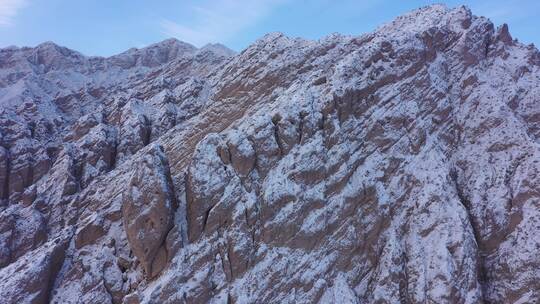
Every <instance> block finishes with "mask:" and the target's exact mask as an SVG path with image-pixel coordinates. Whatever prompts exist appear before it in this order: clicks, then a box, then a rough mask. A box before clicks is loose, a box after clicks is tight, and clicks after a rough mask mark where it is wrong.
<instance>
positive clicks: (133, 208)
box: [122, 146, 176, 278]
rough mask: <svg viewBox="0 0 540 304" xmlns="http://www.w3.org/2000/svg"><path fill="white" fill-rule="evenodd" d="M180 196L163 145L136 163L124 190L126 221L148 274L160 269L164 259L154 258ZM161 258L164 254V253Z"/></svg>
mask: <svg viewBox="0 0 540 304" xmlns="http://www.w3.org/2000/svg"><path fill="white" fill-rule="evenodd" d="M175 208H176V199H175V194H174V188H173V184H172V181H171V177H170V172H169V165H168V163H167V159H166V156H165V154H164V152H163V150H162V148H161V147H159V146H153V147H152V148H151V149H150V151H148V152H147V154H145V155H144V156H143V158H142V159H141V160H139V162H137V163H136V164H135V169H134V171H133V174H132V177H131V180H130V183H129V186H128V189H127V190H126V191H125V192H124V194H123V206H122V214H123V222H124V229H125V231H126V234H127V237H128V241H129V245H130V246H131V249H132V250H133V253H134V254H135V256H136V257H137V259H138V260H139V261H140V263H141V265H142V267H143V269H144V271H145V273H146V275H147V277H149V278H152V277H154V276H155V275H156V274H157V273H159V272H160V271H161V270H162V268H163V266H164V263H162V262H158V263H157V264H154V259H155V258H156V256H157V255H158V253H159V251H160V247H162V246H163V245H164V242H165V238H166V236H167V234H168V233H169V230H170V229H171V228H172V219H173V213H174V209H175ZM160 261H161V257H160Z"/></svg>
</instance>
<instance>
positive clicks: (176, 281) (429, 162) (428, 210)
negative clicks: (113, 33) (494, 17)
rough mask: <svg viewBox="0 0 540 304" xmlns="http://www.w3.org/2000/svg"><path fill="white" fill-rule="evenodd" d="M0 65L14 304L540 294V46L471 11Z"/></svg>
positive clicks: (5, 277) (1, 174) (20, 56)
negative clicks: (305, 33)
mask: <svg viewBox="0 0 540 304" xmlns="http://www.w3.org/2000/svg"><path fill="white" fill-rule="evenodd" d="M0 71H1V72H0V76H1V77H0V101H1V102H2V105H3V108H2V112H1V113H0V134H1V143H0V146H1V148H0V198H1V199H2V204H1V205H0V206H1V207H0V219H1V221H0V245H1V247H0V298H2V299H7V300H8V303H19V302H32V303H45V302H52V303H81V302H82V303H317V302H318V303H423V302H426V303H482V302H484V303H535V302H538V301H540V292H539V291H540V270H539V269H540V256H539V255H538V254H537V253H538V249H539V248H540V238H539V236H540V207H539V202H540V183H539V178H538V176H539V174H540V150H539V142H538V140H539V134H540V121H539V119H538V118H539V117H540V98H539V96H540V53H539V51H538V50H537V49H536V48H535V47H534V46H525V45H523V44H521V43H519V42H518V41H517V40H514V39H513V38H512V36H511V34H510V31H509V29H508V26H506V25H503V26H501V27H499V28H497V29H496V28H495V26H494V25H493V24H492V23H491V22H490V21H489V20H488V19H486V18H483V17H477V16H474V15H472V13H471V12H470V11H469V10H468V9H467V8H465V7H458V8H453V9H450V8H447V7H445V6H442V5H432V6H429V7H424V8H420V9H418V10H415V11H413V12H411V13H409V14H406V15H403V16H401V17H398V18H397V19H396V20H394V21H393V22H391V23H388V24H385V25H383V26H381V27H379V28H378V29H377V30H376V31H374V32H373V33H369V34H364V35H361V36H341V35H331V36H328V37H326V38H323V39H321V40H318V41H310V40H304V39H300V38H294V39H293V38H289V37H286V36H284V35H283V34H279V33H273V34H268V35H266V36H264V37H263V38H261V39H260V40H258V41H256V42H255V43H254V44H252V45H251V46H249V47H248V48H247V49H245V50H244V51H242V52H241V53H239V54H233V52H231V51H229V50H227V49H226V48H224V47H222V46H219V45H209V46H206V47H204V48H201V49H196V48H195V47H192V46H190V45H187V44H185V43H182V42H178V41H175V40H167V41H164V42H162V43H159V44H156V45H153V46H150V47H148V48H145V49H141V50H136V49H133V50H129V51H127V52H125V53H123V54H120V55H117V56H113V57H110V58H93V57H92V58H88V57H84V56H82V55H81V54H79V53H77V52H74V51H71V50H68V49H65V48H62V47H58V46H56V45H54V44H52V43H45V44H42V45H40V46H38V47H36V48H8V49H3V50H0ZM110 75H115V76H114V77H109V76H110ZM81 79H84V81H82V82H81Z"/></svg>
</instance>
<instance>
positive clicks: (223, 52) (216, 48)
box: [198, 43, 236, 57]
mask: <svg viewBox="0 0 540 304" xmlns="http://www.w3.org/2000/svg"><path fill="white" fill-rule="evenodd" d="M206 51H208V52H212V53H214V54H216V55H219V56H224V57H231V56H234V55H235V54H236V52H235V51H233V50H231V49H230V48H228V47H226V46H225V45H223V44H221V43H208V44H206V45H204V46H203V47H201V48H200V49H199V50H198V53H201V52H206Z"/></svg>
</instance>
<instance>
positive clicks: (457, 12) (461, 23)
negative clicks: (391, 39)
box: [375, 4, 488, 35]
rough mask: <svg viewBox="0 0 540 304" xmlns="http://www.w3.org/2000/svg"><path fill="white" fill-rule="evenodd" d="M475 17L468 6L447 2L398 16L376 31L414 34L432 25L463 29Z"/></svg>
mask: <svg viewBox="0 0 540 304" xmlns="http://www.w3.org/2000/svg"><path fill="white" fill-rule="evenodd" d="M474 18H477V17H475V16H473V15H472V13H471V10H470V9H469V8H468V7H467V6H464V5H462V6H458V7H455V8H450V7H448V6H447V5H445V4H432V5H427V6H424V7H421V8H418V9H415V10H412V11H410V12H409V13H406V14H403V15H401V16H398V17H396V18H395V19H394V20H392V21H391V22H389V23H386V24H383V25H382V26H381V27H379V28H378V29H377V30H376V31H375V32H386V33H392V35H400V34H402V33H409V34H412V33H418V32H423V31H426V30H428V29H429V28H431V27H443V26H451V27H453V29H455V30H463V29H466V28H468V27H469V25H470V24H471V22H472V21H473V19H474ZM483 19H485V18H483ZM485 20H486V21H488V20H487V19H485Z"/></svg>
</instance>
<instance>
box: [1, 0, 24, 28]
mask: <svg viewBox="0 0 540 304" xmlns="http://www.w3.org/2000/svg"><path fill="white" fill-rule="evenodd" d="M26 3H27V1H26V0H0V26H10V25H12V24H13V18H14V17H15V15H17V12H18V11H19V10H20V9H21V8H23V7H24V6H25V5H26Z"/></svg>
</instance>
